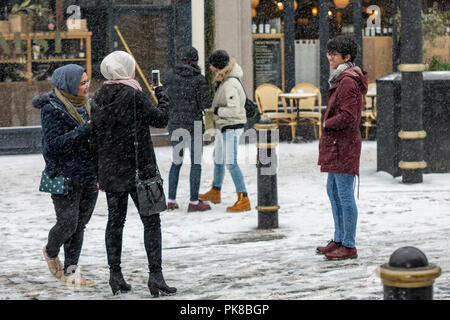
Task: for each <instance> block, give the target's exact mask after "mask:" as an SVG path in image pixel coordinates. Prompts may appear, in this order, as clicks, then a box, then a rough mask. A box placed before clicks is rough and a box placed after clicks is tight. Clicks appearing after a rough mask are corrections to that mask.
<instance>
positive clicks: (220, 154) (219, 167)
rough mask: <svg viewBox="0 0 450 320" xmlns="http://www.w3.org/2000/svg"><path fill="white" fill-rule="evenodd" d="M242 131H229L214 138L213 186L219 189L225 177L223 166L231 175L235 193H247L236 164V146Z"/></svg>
mask: <svg viewBox="0 0 450 320" xmlns="http://www.w3.org/2000/svg"><path fill="white" fill-rule="evenodd" d="M243 132H244V129H229V130H226V131H225V132H223V133H222V134H221V135H217V136H216V140H215V146H214V180H213V186H214V187H216V188H221V187H222V183H223V178H224V176H225V166H226V167H227V169H228V171H229V172H230V174H231V178H232V179H233V182H234V186H235V187H236V192H241V193H247V189H246V188H245V183H244V177H243V175H242V172H241V169H240V168H239V165H238V163H237V151H238V149H237V146H238V142H239V137H240V136H241V134H242V133H243Z"/></svg>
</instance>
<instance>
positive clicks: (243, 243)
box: [0, 141, 450, 300]
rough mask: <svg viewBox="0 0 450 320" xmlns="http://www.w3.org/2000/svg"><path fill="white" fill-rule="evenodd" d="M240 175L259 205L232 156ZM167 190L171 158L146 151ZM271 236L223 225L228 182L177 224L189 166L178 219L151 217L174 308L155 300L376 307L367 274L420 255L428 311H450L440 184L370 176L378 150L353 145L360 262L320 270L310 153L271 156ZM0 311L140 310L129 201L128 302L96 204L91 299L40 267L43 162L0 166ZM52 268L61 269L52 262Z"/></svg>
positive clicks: (139, 269) (319, 205)
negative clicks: (9, 303)
mask: <svg viewBox="0 0 450 320" xmlns="http://www.w3.org/2000/svg"><path fill="white" fill-rule="evenodd" d="M212 152H213V146H211V145H210V146H206V147H205V149H204V157H203V161H204V164H203V174H202V183H201V192H204V191H206V190H207V189H208V188H209V186H210V184H211V182H212V175H213V163H212ZM239 152H240V158H239V159H240V164H241V168H242V170H243V173H244V178H245V181H246V184H247V189H248V192H249V196H250V200H251V203H252V208H254V207H255V206H256V205H257V203H256V202H257V177H256V167H255V159H256V148H255V145H246V146H244V145H241V146H240V151H239ZM156 153H157V158H158V161H159V166H160V169H161V172H162V175H163V177H164V178H165V188H166V190H167V177H168V172H169V168H170V162H171V149H170V148H169V147H161V148H157V149H156ZM278 154H279V163H280V166H279V171H278V199H279V204H280V206H281V209H280V210H279V224H280V227H279V228H278V229H274V230H266V231H262V230H258V229H257V228H256V227H257V211H256V210H254V209H253V210H252V211H251V212H247V213H228V212H226V207H227V206H229V205H231V204H233V203H234V201H235V199H236V194H235V192H234V186H233V183H232V180H231V177H230V175H229V173H226V176H225V182H224V186H223V192H222V203H221V204H218V205H213V210H212V211H208V212H202V213H200V212H197V213H187V212H186V209H187V205H188V200H189V183H188V181H189V164H188V157H186V158H185V160H186V162H185V165H184V166H183V168H182V171H181V174H180V184H179V190H178V196H177V201H178V203H179V204H180V209H179V210H176V211H173V212H164V213H162V214H161V219H162V230H163V271H164V275H165V277H166V280H167V282H168V284H169V285H173V286H176V287H177V288H178V293H177V295H175V296H170V297H162V298H161V299H258V300H259V299H261V300H262V299H314V300H316V299H333V300H337V299H382V297H383V293H382V284H381V281H380V279H379V278H378V277H377V275H376V274H375V269H376V267H378V266H379V265H381V264H384V263H386V262H387V261H388V260H389V257H390V255H391V254H392V253H393V252H394V251H395V250H396V249H398V248H400V247H403V246H415V247H417V248H419V249H421V250H422V251H423V252H424V253H425V254H426V255H427V257H428V260H429V262H430V263H436V264H438V265H439V266H441V268H442V275H441V277H440V278H438V279H437V280H436V282H435V285H434V298H435V299H450V281H449V280H450V273H449V270H450V261H449V257H450V248H449V246H448V243H449V234H450V174H426V175H424V183H422V184H415V185H405V184H402V183H401V177H398V178H395V179H394V178H393V177H392V176H390V175H389V174H387V173H384V172H376V142H373V141H368V142H366V141H365V142H363V149H362V156H361V179H360V189H359V200H357V205H358V209H359V218H358V228H357V239H356V245H357V248H358V254H359V257H358V259H355V260H350V261H341V262H331V261H326V260H324V257H323V256H320V255H316V254H315V247H316V246H318V245H323V244H326V242H327V241H328V240H329V239H331V238H332V235H333V221H332V216H331V212H330V205H329V201H328V197H327V195H326V188H325V184H326V174H323V173H320V170H319V167H318V166H317V165H316V163H317V156H318V144H317V141H316V142H311V143H304V144H288V143H281V144H280V146H279V149H278ZM0 168H1V171H0V172H1V174H0V181H1V184H0V197H1V198H0V220H1V224H0V288H1V290H0V299H2V300H4V299H112V300H116V299H123V300H127V299H150V298H151V296H150V294H149V291H148V289H147V286H146V283H147V277H148V274H147V262H146V261H147V260H146V256H145V250H144V244H143V227H142V223H141V222H140V219H139V216H138V214H137V211H136V209H135V208H134V205H133V204H132V201H130V205H129V212H128V216H127V222H126V226H125V229H124V240H123V241H124V245H123V255H122V269H123V273H124V276H125V278H126V279H127V281H128V282H129V283H130V284H131V285H132V286H133V292H131V293H129V294H123V295H120V296H112V294H111V290H110V288H109V285H108V280H109V272H108V267H107V261H106V250H105V245H104V233H105V227H106V220H107V206H106V200H105V195H104V194H103V193H100V195H99V199H98V202H97V206H96V209H95V211H94V214H93V217H92V219H91V221H90V223H89V224H88V226H87V229H86V232H85V241H84V246H83V251H82V255H81V259H80V266H81V268H82V272H83V274H85V275H86V277H88V278H90V279H93V280H95V281H96V282H97V287H96V288H90V289H79V288H73V287H65V286H62V285H61V284H60V283H59V282H58V281H57V280H56V279H55V278H53V277H52V276H51V275H50V273H49V271H48V269H47V265H46V263H45V260H44V258H43V256H42V247H43V245H44V244H45V243H46V239H47V235H48V231H49V230H50V228H51V227H52V226H53V225H54V223H55V214H54V212H53V206H52V202H51V199H50V196H49V195H48V194H44V193H40V192H38V184H39V179H40V174H41V171H42V169H43V168H44V161H43V159H42V156H41V155H20V156H2V157H0ZM60 257H61V258H63V251H62V250H61V253H60Z"/></svg>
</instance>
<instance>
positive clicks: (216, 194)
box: [198, 186, 220, 203]
mask: <svg viewBox="0 0 450 320" xmlns="http://www.w3.org/2000/svg"><path fill="white" fill-rule="evenodd" d="M198 199H199V200H202V201H210V202H212V203H220V189H217V188H215V187H214V186H211V189H210V190H209V191H208V192H206V193H204V194H199V195H198Z"/></svg>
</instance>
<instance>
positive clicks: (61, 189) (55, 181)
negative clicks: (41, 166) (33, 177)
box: [39, 170, 69, 194]
mask: <svg viewBox="0 0 450 320" xmlns="http://www.w3.org/2000/svg"><path fill="white" fill-rule="evenodd" d="M39 191H41V192H47V193H51V194H67V193H68V192H69V179H67V178H65V177H63V176H60V175H58V176H56V177H54V178H50V177H49V176H48V174H47V173H46V172H45V170H44V171H42V176H41V183H40V184H39Z"/></svg>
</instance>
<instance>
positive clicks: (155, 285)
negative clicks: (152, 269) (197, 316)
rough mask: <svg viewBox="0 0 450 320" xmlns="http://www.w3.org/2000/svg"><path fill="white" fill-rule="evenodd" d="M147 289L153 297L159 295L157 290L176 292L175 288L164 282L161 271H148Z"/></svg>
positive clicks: (166, 292)
mask: <svg viewBox="0 0 450 320" xmlns="http://www.w3.org/2000/svg"><path fill="white" fill-rule="evenodd" d="M148 289H149V290H150V293H151V294H152V296H153V297H159V291H161V292H162V293H165V294H174V293H176V292H177V288H174V287H169V286H168V285H167V284H166V282H165V281H164V277H163V274H162V272H157V273H150V276H149V278H148Z"/></svg>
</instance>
